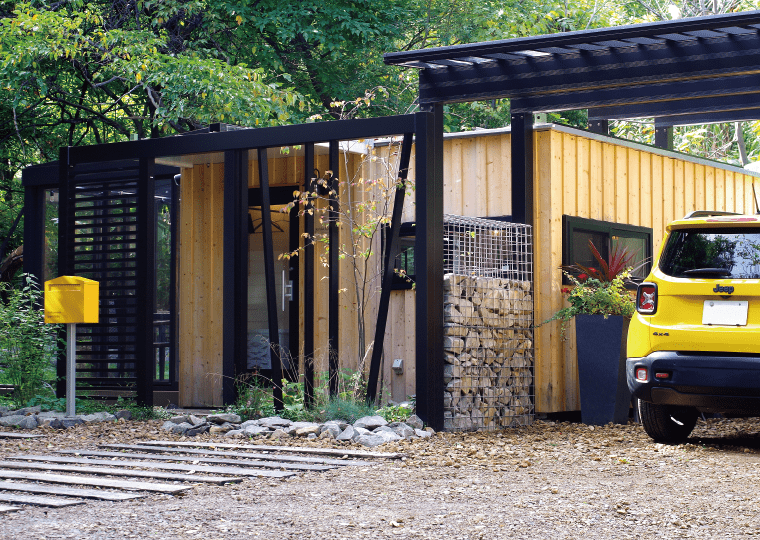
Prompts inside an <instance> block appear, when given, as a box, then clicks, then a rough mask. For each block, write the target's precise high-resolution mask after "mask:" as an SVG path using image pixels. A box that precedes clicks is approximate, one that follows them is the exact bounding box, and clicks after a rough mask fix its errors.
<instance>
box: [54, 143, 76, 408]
mask: <svg viewBox="0 0 760 540" xmlns="http://www.w3.org/2000/svg"><path fill="white" fill-rule="evenodd" d="M69 150H70V149H69V147H68V146H64V147H61V149H60V150H59V153H58V155H59V157H58V275H59V276H66V275H71V269H70V268H69V260H70V258H71V252H73V250H74V246H73V242H72V245H71V246H69V238H70V236H71V235H70V234H69V227H70V226H71V225H70V224H69V216H70V215H71V211H70V206H71V204H72V203H71V202H70V201H69V199H70V194H69V192H70V186H71V176H70V175H71V169H72V167H73V164H72V163H70V161H69ZM71 229H72V230H73V226H71ZM58 337H59V339H63V340H65V339H66V331H65V330H64V329H63V328H62V329H61V331H60V332H59V334H58ZM64 342H65V341H64ZM56 377H57V379H58V382H57V383H56V395H57V396H58V397H59V398H60V397H64V396H66V351H65V347H61V352H60V354H59V355H58V363H57V364H56Z"/></svg>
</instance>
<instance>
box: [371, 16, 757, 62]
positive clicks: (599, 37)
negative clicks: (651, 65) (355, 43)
mask: <svg viewBox="0 0 760 540" xmlns="http://www.w3.org/2000/svg"><path fill="white" fill-rule="evenodd" d="M755 24H760V11H745V12H741V13H730V14H724V15H712V16H709V17H693V18H688V19H679V20H677V21H660V22H653V23H642V24H631V25H625V26H615V27H612V28H599V29H591V30H581V31H577V32H562V33H559V34H548V35H542V36H528V37H523V38H516V39H506V40H498V41H488V42H481V43H472V44H468V45H454V46H451V47H434V48H430V49H424V50H417V51H402V52H393V53H387V54H385V55H384V56H383V59H384V60H385V63H386V64H390V65H402V64H407V63H409V62H433V61H435V60H446V59H453V58H462V57H468V56H473V57H483V56H484V55H488V54H507V53H514V52H520V51H538V50H543V49H547V48H550V47H557V48H565V47H568V46H570V45H590V46H593V44H595V43H598V42H603V41H622V40H626V39H636V40H639V41H643V40H642V39H641V38H647V37H649V38H660V39H677V38H667V36H669V35H673V36H680V38H682V39H684V40H688V39H694V38H695V37H696V36H690V35H689V33H690V32H697V31H699V30H718V31H721V30H722V32H721V33H727V34H733V35H743V34H745V33H747V32H753V31H754V28H744V27H746V26H748V25H755ZM634 45H636V43H635V42H632V43H631V46H634Z"/></svg>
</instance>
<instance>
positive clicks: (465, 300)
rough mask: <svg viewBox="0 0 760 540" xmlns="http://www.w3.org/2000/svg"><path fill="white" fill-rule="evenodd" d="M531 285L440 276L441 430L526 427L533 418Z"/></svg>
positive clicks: (486, 278)
mask: <svg viewBox="0 0 760 540" xmlns="http://www.w3.org/2000/svg"><path fill="white" fill-rule="evenodd" d="M532 326H533V297H532V294H531V283H530V282H529V281H519V280H512V279H506V278H488V277H474V276H466V275H458V274H445V276H444V332H443V333H444V338H443V339H444V344H443V348H444V362H445V365H444V383H445V385H446V387H445V388H446V389H445V392H444V428H445V429H446V430H452V431H472V430H479V429H499V428H503V427H513V426H522V425H528V424H530V423H531V422H532V419H533V396H532V391H531V390H532V384H533V330H532Z"/></svg>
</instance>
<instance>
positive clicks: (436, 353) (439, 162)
mask: <svg viewBox="0 0 760 540" xmlns="http://www.w3.org/2000/svg"><path fill="white" fill-rule="evenodd" d="M416 135H417V137H416V141H417V142H416V184H415V200H416V210H417V232H416V235H415V241H414V257H415V268H416V271H417V274H416V275H417V293H416V304H415V306H416V316H415V320H416V338H415V345H416V368H417V380H416V382H417V414H418V415H419V416H420V418H422V420H423V421H425V423H427V424H428V425H430V426H431V427H432V428H433V429H435V430H436V431H438V430H441V429H443V427H444V421H443V412H444V411H443V390H444V385H443V106H442V105H440V104H436V105H435V106H434V108H433V112H432V113H429V112H421V113H417V114H416Z"/></svg>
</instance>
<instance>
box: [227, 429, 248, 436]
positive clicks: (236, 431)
mask: <svg viewBox="0 0 760 540" xmlns="http://www.w3.org/2000/svg"><path fill="white" fill-rule="evenodd" d="M224 436H225V437H237V438H240V437H245V433H244V432H243V430H241V429H231V430H230V431H228V432H227V433H225V434H224Z"/></svg>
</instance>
